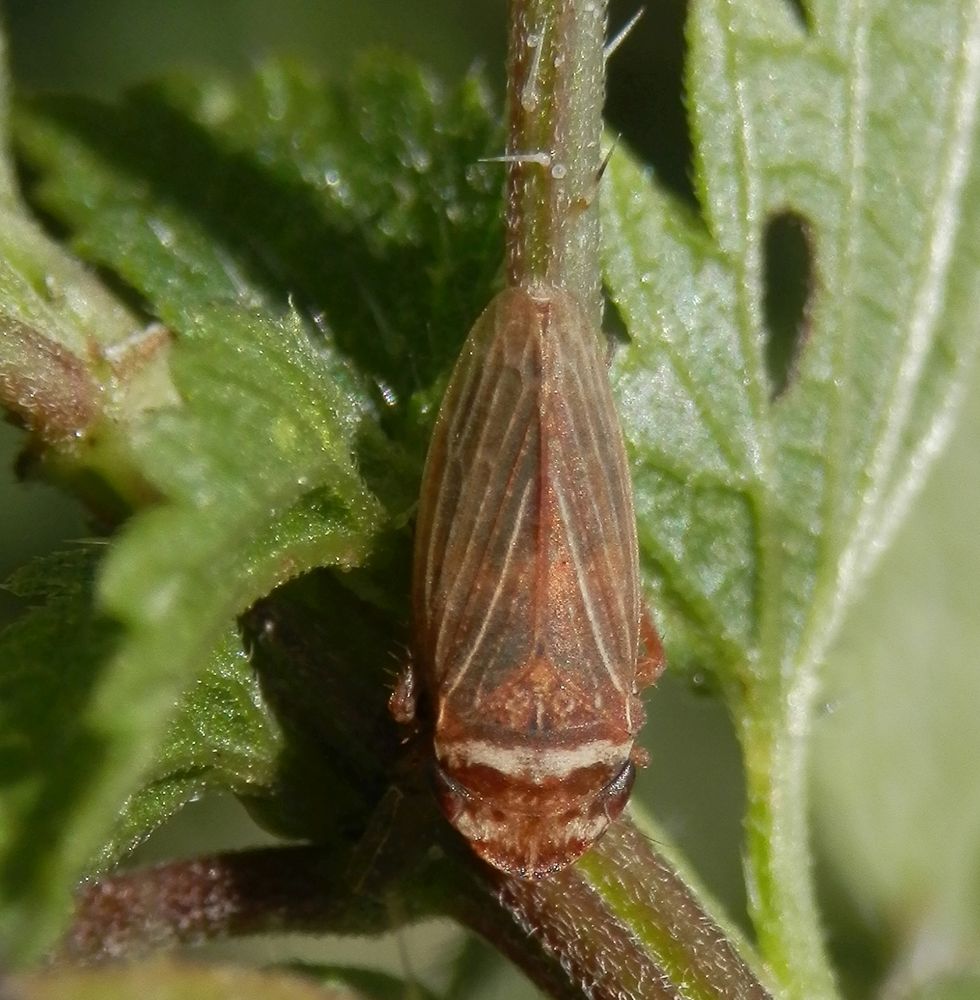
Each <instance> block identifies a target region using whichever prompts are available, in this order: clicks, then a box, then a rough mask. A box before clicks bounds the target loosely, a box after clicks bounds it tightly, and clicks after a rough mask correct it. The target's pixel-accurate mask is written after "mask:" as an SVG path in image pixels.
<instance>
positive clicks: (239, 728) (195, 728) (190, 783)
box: [96, 629, 282, 869]
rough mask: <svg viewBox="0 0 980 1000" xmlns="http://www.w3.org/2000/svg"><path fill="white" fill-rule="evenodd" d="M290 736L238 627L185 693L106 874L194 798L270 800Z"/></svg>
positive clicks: (129, 809)
mask: <svg viewBox="0 0 980 1000" xmlns="http://www.w3.org/2000/svg"><path fill="white" fill-rule="evenodd" d="M281 747H282V733H281V731H280V728H279V726H278V724H277V723H276V720H275V718H274V717H273V715H272V713H271V712H270V710H269V708H268V706H267V705H266V703H265V700H264V699H263V697H262V692H261V689H260V686H259V681H258V678H257V677H256V675H255V672H254V671H253V669H252V664H251V662H250V660H249V658H248V656H247V655H246V652H245V650H244V649H243V648H242V642H241V637H240V636H239V634H238V630H237V629H230V630H229V631H228V634H227V635H226V636H225V637H224V638H223V639H222V640H221V641H220V642H219V644H218V646H217V648H215V650H214V651H213V652H212V654H211V656H210V659H209V661H208V663H207V667H206V669H205V670H204V672H203V673H202V674H201V675H200V676H199V677H198V678H197V679H196V680H195V681H194V682H193V684H192V685H191V687H190V689H189V690H188V691H187V692H186V693H185V694H184V696H183V698H182V699H181V703H180V705H179V706H178V708H177V712H176V715H175V716H174V718H173V719H172V720H171V723H170V726H169V728H168V729H167V734H166V737H165V738H164V741H163V744H162V746H161V747H160V749H159V750H158V752H157V758H156V762H155V763H154V764H153V765H152V766H151V768H150V770H149V772H148V773H147V774H146V775H145V776H144V777H143V785H142V787H141V788H140V789H139V790H138V791H137V792H135V794H133V795H132V796H131V797H130V798H129V800H128V801H127V802H126V805H125V807H124V808H123V810H122V813H121V815H120V817H119V819H118V821H117V822H116V824H115V826H114V827H113V830H112V836H111V838H110V840H109V841H108V843H106V844H105V845H104V846H103V848H102V852H101V855H100V857H99V859H98V862H97V864H96V867H97V868H100V869H101V868H105V867H108V866H109V865H111V864H112V863H113V862H115V861H117V860H118V859H120V858H122V857H124V856H125V855H126V854H128V853H129V852H130V851H131V850H132V849H133V848H134V847H135V846H136V845H137V844H139V843H140V842H141V841H143V840H144V839H145V838H146V836H147V835H148V834H149V833H151V832H152V831H153V830H154V829H156V828H157V827H158V826H159V825H160V824H161V823H162V822H163V821H164V820H166V819H167V818H169V817H170V816H172V815H173V814H174V813H175V812H177V810H178V809H180V808H181V807H182V806H184V805H185V804H186V803H187V802H189V801H190V800H191V799H194V798H197V797H198V796H200V795H201V794H202V793H204V792H206V791H208V790H211V789H222V790H225V791H232V792H234V793H235V794H236V795H240V796H245V797H248V798H253V797H268V796H271V795H272V794H273V789H274V787H275V783H276V776H277V768H276V762H277V759H278V756H279V753H280V751H281Z"/></svg>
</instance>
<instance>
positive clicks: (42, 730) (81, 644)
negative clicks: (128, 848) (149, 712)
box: [0, 546, 119, 947]
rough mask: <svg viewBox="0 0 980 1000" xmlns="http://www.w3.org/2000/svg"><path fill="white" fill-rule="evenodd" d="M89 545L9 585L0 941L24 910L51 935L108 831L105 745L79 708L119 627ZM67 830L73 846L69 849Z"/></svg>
mask: <svg viewBox="0 0 980 1000" xmlns="http://www.w3.org/2000/svg"><path fill="white" fill-rule="evenodd" d="M100 548H102V547H101V546H100V547H98V548H96V547H93V546H88V547H80V548H79V549H78V550H75V551H72V552H69V553H64V554H59V555H56V556H50V557H46V558H44V559H41V560H38V561H37V562H35V563H34V564H32V565H30V566H28V567H26V568H25V569H23V570H21V571H20V572H19V573H18V574H16V575H15V576H14V577H12V578H11V579H10V580H9V581H8V582H7V584H6V587H7V589H8V590H10V591H12V592H13V593H14V594H16V595H17V596H19V597H20V598H22V599H23V600H24V601H26V602H28V603H29V605H30V609H29V610H28V612H27V613H25V614H24V615H22V616H21V617H20V618H18V619H17V620H15V621H14V622H13V623H12V624H10V625H9V626H7V627H6V628H5V629H4V630H3V631H2V632H0V796H2V802H3V808H2V809H0V898H2V900H3V903H4V906H3V907H2V908H0V940H3V941H4V943H5V946H8V947H11V946H13V945H16V944H21V943H22V942H21V941H20V940H18V933H19V931H20V930H21V922H22V921H23V920H24V919H25V917H24V914H25V913H34V914H37V917H36V919H37V920H38V922H40V923H43V929H44V930H45V931H47V932H48V933H50V931H51V926H52V923H56V922H57V919H58V917H59V916H60V913H59V908H61V909H63V908H64V906H65V903H66V901H67V888H61V887H67V886H70V885H71V883H72V881H73V880H74V878H75V877H76V875H77V872H78V870H79V868H80V867H81V866H82V865H83V864H84V863H85V862H86V861H87V860H88V857H87V855H88V854H90V853H91V851H92V848H93V846H94V845H96V844H97V843H98V839H99V838H100V837H101V836H102V835H103V833H104V832H105V822H106V821H105V817H104V815H102V814H101V812H100V811H99V810H98V809H96V810H94V812H93V810H92V809H91V808H90V806H91V800H92V797H93V794H94V793H93V786H95V785H97V783H98V775H99V773H100V771H101V770H102V769H103V768H104V767H105V766H106V759H105V758H106V753H107V750H108V741H107V740H106V739H105V738H104V736H103V734H102V733H100V731H99V730H98V729H97V728H93V727H91V726H89V725H88V719H87V717H85V709H86V706H87V704H88V702H89V700H90V699H91V697H92V691H93V689H94V688H95V687H96V686H97V685H98V683H99V681H100V678H101V676H102V674H103V672H104V670H105V663H106V661H107V659H108V658H109V657H110V656H111V655H112V652H113V650H114V649H115V646H116V642H117V640H118V634H119V629H118V627H117V626H116V625H115V624H114V623H113V622H111V621H109V620H108V619H107V618H106V617H105V616H104V615H101V614H99V613H98V612H97V611H95V610H94V601H93V588H94V574H95V568H96V565H97V561H98V556H99V554H100V553H99V549H100ZM66 829H70V830H71V831H72V838H77V841H78V844H79V846H78V848H75V847H74V846H73V843H72V842H68V843H66V842H65V830H66Z"/></svg>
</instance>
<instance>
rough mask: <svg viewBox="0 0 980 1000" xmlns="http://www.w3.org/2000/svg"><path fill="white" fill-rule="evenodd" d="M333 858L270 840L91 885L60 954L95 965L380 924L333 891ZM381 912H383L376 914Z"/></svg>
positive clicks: (82, 896)
mask: <svg viewBox="0 0 980 1000" xmlns="http://www.w3.org/2000/svg"><path fill="white" fill-rule="evenodd" d="M335 870H336V858H332V857H330V856H328V855H327V853H326V852H324V851H322V850H320V849H317V848H314V847H273V848H265V849H256V850H249V851H240V852H232V853H226V854H215V855H212V856H209V857H202V858H195V859H192V860H188V861H171V862H167V863H164V864H160V865H156V866H154V867H152V868H145V869H141V870H138V871H132V872H124V873H122V874H118V875H111V876H109V877H107V878H105V879H102V880H101V881H98V882H93V883H90V884H88V885H86V886H84V887H83V888H82V889H81V890H80V892H79V894H78V898H77V904H76V907H77V908H76V911H75V919H74V922H73V923H72V925H71V927H70V928H69V930H68V933H67V934H66V935H65V937H64V939H63V940H62V942H61V945H60V947H59V949H58V953H57V956H56V957H57V958H58V959H63V960H68V961H82V962H98V961H103V960H107V959H113V958H120V957H127V958H131V957H134V956H139V955H143V954H146V953H148V952H150V951H155V950H158V949H168V948H174V947H176V946H178V945H186V944H201V943H203V942H205V941H213V940H216V939H220V938H228V937H242V936H247V935H250V934H268V933H273V932H275V931H297V932H314V933H324V932H326V931H328V930H334V931H340V932H342V931H344V930H347V931H349V932H353V931H355V930H358V929H364V930H370V931H376V930H377V929H378V928H377V926H375V925H374V923H373V921H371V920H370V919H366V918H365V917H364V914H363V909H364V907H363V906H361V907H359V908H357V909H359V910H360V911H362V913H361V919H358V917H356V916H354V915H353V913H352V911H351V909H350V908H349V904H350V903H351V900H350V897H349V894H348V893H347V892H346V891H340V892H337V891H336V877H335V875H334V874H332V872H334V871H335ZM379 919H383V915H381V914H379Z"/></svg>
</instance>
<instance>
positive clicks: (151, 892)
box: [57, 804, 770, 1000]
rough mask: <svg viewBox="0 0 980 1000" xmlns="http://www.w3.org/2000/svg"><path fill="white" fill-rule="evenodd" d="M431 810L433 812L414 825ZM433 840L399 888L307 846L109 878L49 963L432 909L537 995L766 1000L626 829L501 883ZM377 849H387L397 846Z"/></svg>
mask: <svg viewBox="0 0 980 1000" xmlns="http://www.w3.org/2000/svg"><path fill="white" fill-rule="evenodd" d="M430 812H431V804H430V805H429V807H428V808H427V809H426V810H424V812H423V813H421V814H420V816H422V817H423V818H424V816H425V815H428V814H429V813H430ZM444 832H446V834H447V836H446V837H444V838H443V840H442V844H443V847H444V849H445V852H446V853H445V856H443V857H441V858H437V859H436V860H434V861H431V862H423V863H422V864H421V865H420V866H418V867H415V868H413V869H412V870H411V871H410V872H409V873H408V874H407V875H405V876H404V878H403V879H402V880H398V879H395V880H389V879H388V878H386V877H382V878H380V880H379V879H376V878H375V875H376V874H377V872H375V873H374V874H372V875H371V876H370V877H369V878H368V879H367V880H364V879H362V878H360V877H358V878H354V879H351V878H350V877H349V874H348V875H347V876H345V875H344V874H340V875H338V872H340V873H344V872H345V871H346V872H348V873H349V871H350V868H349V866H348V865H346V864H344V862H343V859H339V858H338V857H337V856H336V855H332V854H331V853H330V852H329V851H327V850H324V849H322V848H316V847H281V848H265V849H258V850H251V851H242V852H236V853H226V854H216V855H213V856H210V857H202V858H197V859H194V860H191V861H174V862H169V863H167V864H163V865H157V866H155V867H152V868H147V869H143V870H140V871H134V872H127V873H123V874H120V875H111V876H109V877H107V878H105V879H103V880H102V881H101V882H97V883H93V884H91V885H89V886H87V887H85V888H84V889H83V890H82V891H81V893H80V894H79V897H78V907H77V911H76V915H75V920H74V923H73V924H72V926H71V928H70V929H69V932H68V934H67V935H66V937H65V938H64V940H63V942H62V945H61V948H60V950H59V953H58V956H57V957H58V958H60V959H62V960H68V961H75V962H99V961H105V960H108V959H116V958H133V957H137V956H142V955H145V954H146V953H147V952H149V951H152V950H155V949H159V948H172V947H175V946H177V945H188V944H191V945H193V944H201V943H203V942H206V941H213V940H217V939H221V938H227V937H241V936H247V935H254V934H265V933H273V932H299V933H307V934H325V933H340V934H345V933H347V934H365V933H379V932H383V931H386V930H391V929H392V914H393V912H397V913H398V914H399V917H400V918H401V919H404V920H412V919H417V918H418V917H419V916H422V915H426V914H435V913H439V914H445V915H450V916H452V917H455V918H456V919H457V920H458V921H459V922H460V923H462V924H464V925H465V926H467V927H469V928H470V929H471V930H473V931H475V932H476V933H478V934H480V935H482V936H483V937H485V938H486V939H487V940H488V941H489V942H490V943H491V944H492V945H493V946H494V947H496V948H497V949H498V950H499V951H501V952H502V953H503V954H505V955H507V956H508V957H509V958H510V959H511V960H512V961H513V962H514V963H515V964H516V965H518V966H519V967H520V968H521V969H522V970H523V971H524V972H525V973H526V974H527V975H528V976H529V977H530V978H531V979H532V980H533V981H534V982H535V983H537V985H538V986H539V987H540V988H541V989H542V990H543V991H544V992H545V993H546V994H547V995H548V996H553V997H559V998H565V997H568V998H573V997H581V996H590V997H593V998H596V1000H613V998H632V1000H716V998H717V997H727V998H729V1000H769V998H770V995H769V993H768V992H767V991H766V989H765V988H764V987H763V986H762V985H761V984H760V983H759V981H758V979H757V978H756V977H755V975H754V974H753V972H752V969H751V967H750V966H749V965H748V964H747V963H746V962H745V961H744V959H743V958H742V957H741V956H740V955H739V954H738V952H737V951H736V949H735V948H734V946H733V945H732V944H731V942H730V941H729V940H728V939H727V938H726V936H725V934H724V933H723V932H722V931H721V929H720V928H719V927H718V926H717V925H716V924H715V923H714V922H713V921H712V919H711V918H710V917H709V916H708V915H707V914H706V913H705V912H704V910H703V909H702V908H701V905H700V904H699V902H698V901H697V899H696V898H695V897H694V895H693V894H692V893H691V891H690V889H689V888H688V887H687V886H686V885H685V883H684V882H683V881H682V880H681V879H680V878H679V877H678V876H677V874H676V873H675V872H674V871H673V870H672V868H671V867H670V866H669V865H668V864H667V862H666V861H665V860H664V859H663V858H662V857H661V856H660V855H659V854H658V853H657V852H656V851H655V850H654V849H653V847H652V845H651V844H650V842H649V841H648V840H647V839H646V838H645V837H644V836H643V834H641V833H640V832H639V831H638V830H637V829H636V827H634V826H633V825H632V824H631V823H629V822H628V821H623V820H621V821H620V822H618V823H616V824H615V825H614V826H613V828H612V829H611V830H610V831H609V833H608V834H607V835H606V837H604V838H603V840H602V841H601V842H600V844H599V845H598V846H597V847H596V849H594V850H593V851H592V852H590V854H589V855H588V856H587V858H586V859H585V860H584V861H583V863H582V864H581V865H579V866H577V867H573V868H569V869H566V870H565V871H562V872H558V873H556V874H555V875H554V876H552V877H550V878H547V879H541V880H538V881H523V880H520V879H512V878H507V877H506V876H504V875H502V874H501V873H500V872H497V871H495V870H493V869H491V868H489V867H488V866H486V865H483V864H482V863H481V862H478V861H477V860H476V859H475V858H474V857H473V855H472V854H471V852H470V851H469V850H468V849H467V848H466V847H465V845H463V844H462V843H461V842H459V839H458V838H455V839H453V838H451V837H450V836H449V835H448V831H444ZM387 843H388V844H390V846H391V847H392V849H393V851H394V853H395V854H398V853H399V850H400V847H401V845H403V843H404V838H402V837H401V836H400V835H397V836H392V837H391V838H390V840H387ZM404 860H405V859H404V857H403V858H402V861H403V863H404ZM355 867H356V866H355ZM384 867H385V865H384V864H382V868H384ZM402 867H403V868H404V864H403V866H402ZM389 874H390V872H389ZM392 899H395V900H397V901H398V905H397V906H396V907H394V908H392V907H391V906H390V905H388V903H389V902H390V901H391V900H392Z"/></svg>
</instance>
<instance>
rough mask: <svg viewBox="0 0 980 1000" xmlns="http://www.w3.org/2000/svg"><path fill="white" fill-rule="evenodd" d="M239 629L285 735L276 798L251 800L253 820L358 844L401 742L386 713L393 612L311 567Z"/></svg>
mask: <svg viewBox="0 0 980 1000" xmlns="http://www.w3.org/2000/svg"><path fill="white" fill-rule="evenodd" d="M243 625H244V629H245V640H246V644H247V646H248V647H249V648H250V649H251V650H252V662H253V665H254V667H255V669H256V671H257V672H258V676H259V680H260V683H261V686H262V691H263V694H264V696H265V699H266V701H267V703H268V705H269V706H270V708H271V709H272V711H273V713H274V715H275V716H276V718H277V720H278V722H279V725H280V727H281V728H282V732H283V739H284V750H283V752H282V755H281V758H280V764H279V777H278V782H277V788H276V794H275V797H274V798H273V799H271V800H261V801H256V802H253V803H251V805H252V807H253V812H255V813H256V818H258V819H259V820H260V821H261V822H263V824H264V825H266V826H269V827H271V828H272V829H274V830H276V831H277V832H279V833H280V834H283V835H285V836H292V837H302V838H304V839H314V840H317V841H318V842H321V843H327V844H330V843H333V844H335V845H336V846H338V847H339V846H342V845H348V846H349V845H350V844H352V843H356V842H357V841H358V840H359V839H360V838H361V836H362V835H363V833H364V831H365V829H366V828H367V826H368V823H369V821H370V818H371V815H372V813H373V811H374V810H375V808H376V807H377V805H378V803H379V802H380V801H381V799H382V797H383V795H384V793H385V791H386V789H387V787H388V785H389V784H390V783H391V780H392V776H393V774H394V773H395V768H396V761H397V759H398V756H399V751H400V747H401V738H402V734H401V733H400V732H399V731H398V728H397V727H396V725H395V723H394V721H393V720H392V718H391V716H390V715H389V713H388V694H389V692H390V691H391V688H392V686H393V684H394V678H395V673H396V670H397V668H398V667H399V658H398V657H399V652H400V650H401V649H402V648H403V646H402V644H401V643H400V642H399V641H398V635H397V633H396V632H395V627H394V626H393V623H392V620H391V618H390V617H389V616H387V615H385V614H384V613H383V612H380V611H379V610H378V609H377V608H375V607H373V606H372V605H371V604H370V603H369V602H367V601H365V600H363V599H361V598H359V597H357V596H355V594H353V593H352V592H351V590H350V589H348V587H346V586H342V585H341V584H340V583H338V582H337V580H335V579H334V578H333V576H332V574H331V573H329V572H327V571H318V572H315V573H310V574H308V575H307V576H305V577H303V578H301V579H299V580H296V581H294V582H293V583H290V584H287V585H286V586H284V587H280V588H279V589H278V590H277V591H276V592H275V593H274V594H272V595H270V596H269V597H268V598H266V599H264V600H262V601H259V602H258V603H257V604H256V605H255V606H254V607H253V608H252V609H251V610H250V611H249V612H248V614H247V615H246V616H245V617H244V619H243Z"/></svg>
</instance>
